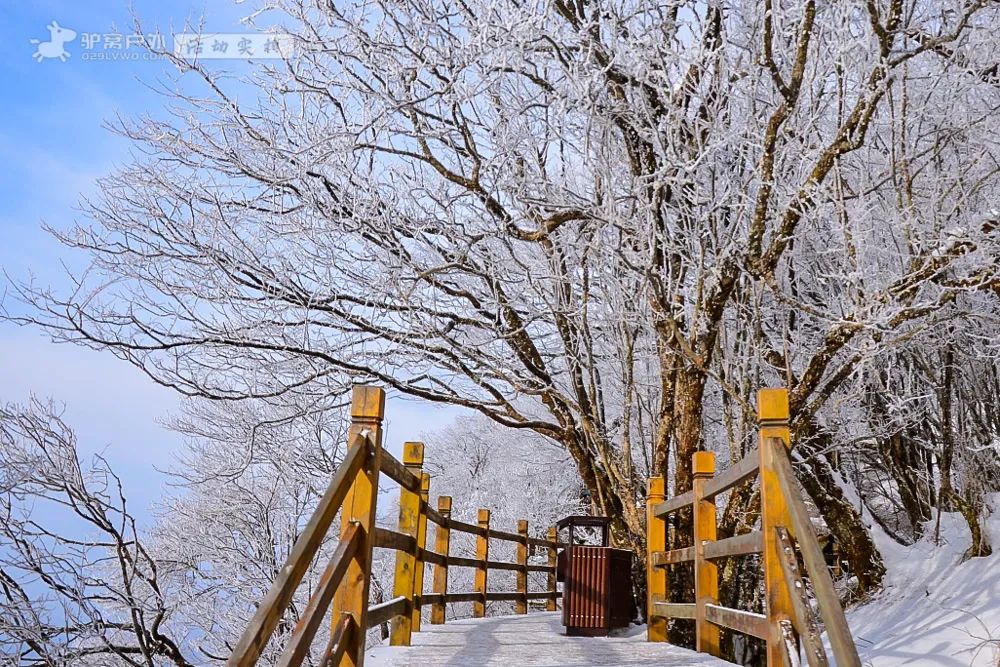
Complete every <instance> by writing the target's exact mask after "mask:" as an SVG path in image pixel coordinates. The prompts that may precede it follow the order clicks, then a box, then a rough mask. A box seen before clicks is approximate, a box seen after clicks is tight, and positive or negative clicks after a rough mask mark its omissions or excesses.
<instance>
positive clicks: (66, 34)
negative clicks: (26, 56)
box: [31, 21, 76, 62]
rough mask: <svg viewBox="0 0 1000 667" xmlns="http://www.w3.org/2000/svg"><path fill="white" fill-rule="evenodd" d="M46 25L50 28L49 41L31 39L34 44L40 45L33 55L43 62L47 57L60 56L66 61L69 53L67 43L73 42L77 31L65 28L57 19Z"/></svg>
mask: <svg viewBox="0 0 1000 667" xmlns="http://www.w3.org/2000/svg"><path fill="white" fill-rule="evenodd" d="M45 27H46V28H48V29H49V35H50V38H49V41H47V42H41V41H39V40H37V39H33V40H31V43H32V44H37V45H38V46H37V47H36V49H35V53H34V54H32V56H31V57H32V58H34V59H35V60H36V61H38V62H42V61H43V60H45V59H46V58H58V59H59V60H60V62H66V59H67V58H69V53H68V52H67V51H66V48H65V45H66V42H72V41H73V40H74V39H76V31H74V30H70V29H69V28H64V27H62V26H61V25H59V24H58V23H56V22H55V21H53V22H52V23H50V24H48V25H47V26H45Z"/></svg>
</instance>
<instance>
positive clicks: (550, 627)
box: [365, 612, 732, 667]
mask: <svg viewBox="0 0 1000 667" xmlns="http://www.w3.org/2000/svg"><path fill="white" fill-rule="evenodd" d="M365 665H366V667H654V666H655V667H726V666H728V667H732V665H731V663H728V662H725V661H722V660H719V659H717V658H712V657H710V656H707V655H702V654H700V653H694V652H692V651H688V650H686V649H682V648H677V647H676V646H671V645H669V644H661V643H655V644H654V643H649V642H647V641H646V634H645V632H639V631H638V628H637V629H636V631H633V632H632V633H631V634H630V636H624V637H608V638H603V637H602V638H589V637H567V636H565V635H564V634H563V627H562V625H561V624H560V614H559V612H549V613H535V614H528V615H527V616H501V617H498V618H482V619H474V620H472V619H470V620H462V621H451V622H449V623H447V624H445V625H429V624H427V623H426V622H425V623H424V624H423V625H422V626H421V631H420V632H417V633H414V635H413V646H410V647H408V648H401V647H388V646H379V647H376V648H374V649H371V650H369V651H368V654H367V655H366V660H365Z"/></svg>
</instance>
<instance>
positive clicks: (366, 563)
mask: <svg viewBox="0 0 1000 667" xmlns="http://www.w3.org/2000/svg"><path fill="white" fill-rule="evenodd" d="M384 416H385V392H384V391H382V389H380V388H378V387H366V386H361V385H357V386H355V387H354V389H353V392H352V395H351V427H350V430H349V432H348V437H349V438H350V440H349V441H348V442H350V443H351V445H352V446H363V447H368V446H369V444H368V443H369V442H370V443H371V446H372V447H373V448H374V451H373V452H372V453H371V455H370V456H367V457H366V461H365V465H364V466H363V467H362V469H361V470H360V471H359V472H358V474H357V476H356V477H355V478H354V482H353V483H352V484H351V488H350V490H349V491H348V492H347V496H346V497H345V498H344V503H343V505H342V506H341V523H340V535H341V537H342V538H343V537H344V536H345V535H346V534H347V531H348V529H350V528H351V526H352V524H354V525H357V528H358V530H359V531H360V532H359V535H360V537H359V544H358V550H357V552H355V554H354V557H353V558H352V559H351V562H350V564H349V565H348V566H347V571H346V573H345V574H344V579H343V583H342V584H341V585H340V586H339V587H338V588H337V592H336V594H335V595H334V598H333V613H332V614H331V618H332V619H333V620H332V622H333V624H334V627H332V628H331V632H336V630H337V628H336V625H337V624H339V623H340V619H341V617H342V615H343V614H350V616H351V618H352V619H353V623H352V627H351V629H350V630H349V631H348V632H346V633H345V637H344V642H345V645H346V646H347V649H346V650H345V651H344V653H343V657H342V658H341V660H340V664H339V666H338V667H361V665H363V664H364V659H365V633H366V630H367V628H368V625H367V623H366V615H367V613H368V588H369V584H370V581H371V580H370V577H369V576H368V573H369V572H371V560H372V531H373V529H374V527H375V502H376V500H377V498H378V473H379V466H380V465H381V459H382V418H383V417H384ZM362 434H364V435H366V436H367V438H362V439H359V438H358V437H357V436H359V435H362Z"/></svg>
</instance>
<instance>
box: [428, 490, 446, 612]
mask: <svg viewBox="0 0 1000 667" xmlns="http://www.w3.org/2000/svg"><path fill="white" fill-rule="evenodd" d="M438 514H440V515H441V516H443V517H444V518H445V524H446V525H444V526H436V528H435V530H434V551H436V552H437V553H439V554H441V555H442V556H444V564H443V565H439V564H437V563H435V564H434V594H435V595H447V594H448V547H449V544H448V543H449V541H450V531H449V529H448V526H447V521H448V519H450V518H451V496H440V497H439V498H438ZM446 609H447V605H446V604H445V603H444V602H435V603H434V604H433V606H431V624H432V625H440V624H442V623H444V621H445V610H446Z"/></svg>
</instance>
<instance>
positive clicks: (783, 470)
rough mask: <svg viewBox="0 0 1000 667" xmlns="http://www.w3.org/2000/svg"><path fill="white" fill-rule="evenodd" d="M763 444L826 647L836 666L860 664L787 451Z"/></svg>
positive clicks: (770, 441)
mask: <svg viewBox="0 0 1000 667" xmlns="http://www.w3.org/2000/svg"><path fill="white" fill-rule="evenodd" d="M767 445H768V446H769V447H771V448H772V449H773V450H774V452H775V454H776V455H775V457H774V460H775V463H776V466H775V471H776V472H777V473H778V481H779V483H780V484H781V487H782V490H783V491H784V492H785V495H786V497H787V498H788V512H789V514H790V515H791V519H792V526H791V528H792V533H793V534H794V535H795V536H796V538H797V540H796V541H797V542H798V546H799V550H800V551H801V553H802V560H803V562H804V563H805V566H806V571H807V572H808V573H809V578H810V581H811V582H812V585H813V590H814V591H815V592H816V601H817V603H818V604H819V608H820V613H821V614H822V615H823V620H824V621H825V623H826V632H827V636H828V637H829V638H830V648H831V649H833V655H834V657H835V658H836V659H837V665H838V667H861V659H860V658H859V657H858V649H857V647H856V646H855V645H854V639H853V638H852V637H851V630H850V627H849V626H848V625H847V618H846V617H845V616H844V608H843V607H842V606H841V604H840V599H839V598H838V597H837V591H836V589H835V588H834V587H833V579H832V578H831V577H830V572H829V570H827V568H826V561H825V560H824V559H823V550H822V549H821V548H820V546H819V541H818V540H817V539H816V534H815V533H814V532H813V527H812V522H810V521H809V513H808V511H807V510H806V506H805V503H804V502H802V498H801V496H800V495H799V494H798V493H797V489H796V485H795V475H794V473H793V472H792V464H791V462H790V461H789V460H788V452H787V450H786V449H785V447H784V444H783V443H781V442H780V441H777V442H776V441H775V440H774V439H768V440H767ZM779 445H780V446H779Z"/></svg>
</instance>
